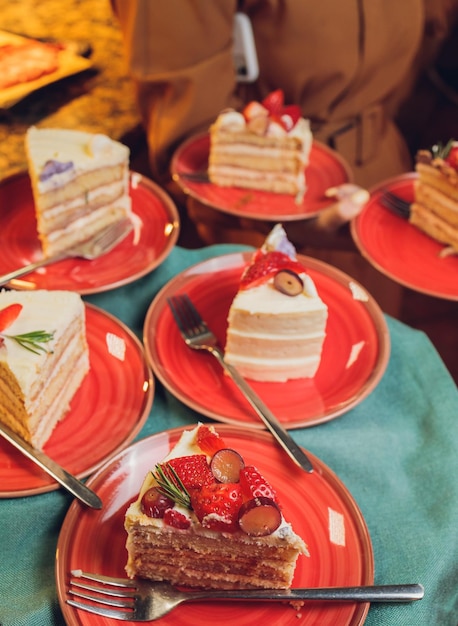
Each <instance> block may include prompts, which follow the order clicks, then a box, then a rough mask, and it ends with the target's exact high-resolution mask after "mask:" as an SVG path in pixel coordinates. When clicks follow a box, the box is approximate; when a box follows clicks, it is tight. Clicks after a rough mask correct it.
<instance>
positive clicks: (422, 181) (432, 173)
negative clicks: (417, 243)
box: [409, 140, 458, 254]
mask: <svg viewBox="0 0 458 626" xmlns="http://www.w3.org/2000/svg"><path fill="white" fill-rule="evenodd" d="M415 169H416V172H417V174H418V178H417V179H416V180H415V182H414V193H415V197H414V201H413V203H412V204H411V207H410V216H409V220H410V222H411V224H413V225H414V226H416V227H417V228H419V229H420V230H422V231H423V232H424V233H426V234H427V235H429V236H430V237H432V238H433V239H435V240H436V241H438V242H440V243H442V244H444V245H446V246H447V248H448V251H450V252H453V253H454V254H458V142H457V141H452V140H451V141H449V142H448V143H447V145H446V146H435V147H434V149H433V150H419V151H418V152H417V155H416V165H415Z"/></svg>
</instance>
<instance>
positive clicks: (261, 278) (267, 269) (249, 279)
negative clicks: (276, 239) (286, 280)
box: [240, 250, 305, 289]
mask: <svg viewBox="0 0 458 626" xmlns="http://www.w3.org/2000/svg"><path fill="white" fill-rule="evenodd" d="M284 269H288V270H291V271H292V272H295V273H296V274H302V273H303V272H305V268H304V267H303V265H302V264H301V263H299V261H294V260H293V259H291V258H290V257H289V256H288V255H287V254H284V253H283V252H278V251H277V250H272V251H271V252H267V253H266V254H255V255H254V256H253V263H252V264H251V265H249V266H248V267H247V269H246V270H245V272H244V274H243V276H242V279H241V281H240V288H241V289H248V288H249V287H255V286H257V285H261V284H262V283H265V282H267V281H268V280H269V278H271V277H272V276H275V274H276V273H277V272H278V271H279V270H284Z"/></svg>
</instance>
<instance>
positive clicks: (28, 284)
mask: <svg viewBox="0 0 458 626" xmlns="http://www.w3.org/2000/svg"><path fill="white" fill-rule="evenodd" d="M130 194H131V198H132V209H133V212H134V214H135V216H136V219H135V229H134V231H133V232H132V233H131V234H130V235H128V236H127V237H126V239H124V241H122V242H121V243H120V244H119V245H117V246H116V247H115V248H113V250H111V251H110V252H109V253H107V254H105V255H103V256H102V257H100V258H98V259H95V260H94V261H86V260H84V259H66V260H65V261H60V262H59V263H55V264H53V265H49V266H47V267H43V268H41V269H40V270H37V271H35V272H33V273H31V274H27V275H26V276H25V277H24V278H21V279H16V280H14V281H11V283H10V286H12V287H14V288H15V289H67V290H69V291H77V292H78V293H80V294H90V293H99V292H102V291H107V290H109V289H114V288H115V287H120V286H121V285H125V284H127V283H130V282H132V281H134V280H137V279H138V278H140V277H141V276H144V275H145V274H148V273H149V272H151V271H152V270H153V269H155V268H156V267H157V266H158V265H160V263H162V261H163V260H164V259H165V258H166V257H167V256H168V254H169V253H170V251H171V250H172V248H173V246H174V245H175V242H176V240H177V237H178V232H179V218H178V212H177V209H176V207H175V205H174V203H173V202H172V200H171V199H170V198H169V197H168V196H167V195H166V194H165V193H164V192H163V191H162V190H161V189H160V188H159V187H158V186H157V185H155V184H154V183H153V182H152V181H150V180H148V179H147V178H144V177H143V176H141V175H140V174H137V173H135V172H131V177H130ZM0 221H1V224H2V227H1V229H0V274H6V273H8V272H11V271H13V270H14V269H16V268H18V267H22V266H23V265H27V264H29V263H33V262H34V261H37V260H38V259H39V258H41V246H40V242H39V240H38V236H37V231H36V221H35V213H34V204H33V197H32V190H31V187H30V179H29V176H28V174H26V173H22V174H17V175H16V176H12V177H10V178H7V179H5V180H4V181H2V182H1V183H0Z"/></svg>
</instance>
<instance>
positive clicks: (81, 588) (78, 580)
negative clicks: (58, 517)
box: [66, 570, 424, 622]
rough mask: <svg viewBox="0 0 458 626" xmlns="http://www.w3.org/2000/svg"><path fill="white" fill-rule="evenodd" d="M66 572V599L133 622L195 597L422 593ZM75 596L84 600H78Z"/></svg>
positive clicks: (392, 598)
mask: <svg viewBox="0 0 458 626" xmlns="http://www.w3.org/2000/svg"><path fill="white" fill-rule="evenodd" d="M71 574H72V577H71V578H70V583H69V585H70V586H69V594H71V595H72V596H73V597H76V598H78V599H77V600H73V599H68V598H67V599H66V602H67V604H69V605H71V606H73V607H75V608H77V609H82V610H83V611H88V612H89V613H95V614H96V615H102V616H103V617H111V618H113V619H118V620H124V621H137V622H149V621H154V620H156V619H159V618H161V617H163V616H164V615H166V614H167V613H169V612H170V611H171V610H172V609H174V608H175V607H177V606H178V605H179V604H182V603H183V602H190V601H196V600H263V601H283V602H292V601H297V600H326V601H332V602H412V601H414V600H421V598H422V597H423V595H424V589H423V587H422V585H419V584H407V585H375V586H362V587H324V588H310V589H280V590H277V589H262V590H258V589H248V590H243V589H240V590H239V589H233V590H224V589H222V590H213V591H180V590H178V589H176V588H175V587H173V586H172V585H170V584H168V583H164V582H156V583H153V582H148V581H140V580H138V579H135V580H129V579H125V578H111V577H109V576H102V575H100V574H90V573H88V572H83V571H81V570H73V571H72V572H71ZM85 581H90V582H85ZM80 599H81V600H88V601H89V602H81V600H80ZM108 607H111V608H108Z"/></svg>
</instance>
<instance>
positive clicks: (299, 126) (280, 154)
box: [208, 89, 312, 201]
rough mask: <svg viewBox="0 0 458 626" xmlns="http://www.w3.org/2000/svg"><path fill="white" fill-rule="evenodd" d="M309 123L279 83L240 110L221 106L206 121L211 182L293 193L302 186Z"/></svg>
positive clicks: (300, 192)
mask: <svg viewBox="0 0 458 626" xmlns="http://www.w3.org/2000/svg"><path fill="white" fill-rule="evenodd" d="M311 147H312V133H311V130H310V123H309V121H308V120H306V119H304V118H303V117H302V115H301V110H300V108H299V106H297V105H293V104H290V105H285V103H284V94H283V91H282V90H281V89H278V90H276V91H274V92H272V93H271V94H269V95H268V96H267V97H266V98H265V99H264V100H263V101H262V102H256V101H252V102H250V103H248V104H247V105H246V106H245V108H244V109H243V111H242V112H238V111H235V110H233V109H230V110H225V111H222V112H221V113H220V114H219V116H218V117H217V119H216V121H215V122H214V123H213V124H212V126H211V127H210V155H209V168H208V175H209V178H210V181H211V182H212V183H214V184H215V185H220V186H223V187H243V188H249V189H258V190H262V191H269V192H274V193H284V194H289V195H293V196H295V197H296V199H297V201H301V200H302V197H303V196H304V193H305V191H306V183H305V169H306V167H307V165H308V162H309V154H310V150H311Z"/></svg>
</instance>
